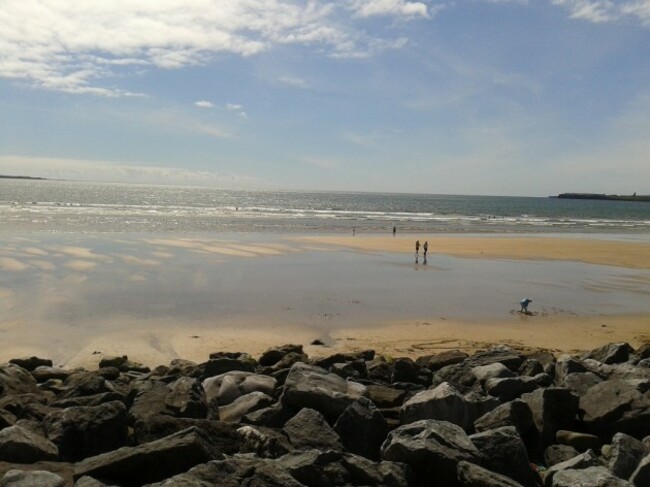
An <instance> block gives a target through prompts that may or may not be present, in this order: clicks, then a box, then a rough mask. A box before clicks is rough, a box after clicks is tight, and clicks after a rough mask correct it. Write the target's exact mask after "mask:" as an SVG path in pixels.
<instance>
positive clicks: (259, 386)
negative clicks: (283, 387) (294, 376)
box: [203, 371, 277, 406]
mask: <svg viewBox="0 0 650 487" xmlns="http://www.w3.org/2000/svg"><path fill="white" fill-rule="evenodd" d="M276 386H277V380H275V379H274V378H273V377H269V376H268V375H261V374H254V373H252V372H243V371H234V372H226V373H225V374H221V375H217V376H215V377H209V378H207V379H205V380H204V381H203V388H204V389H205V395H206V399H207V401H208V402H209V403H211V402H212V401H214V400H216V401H217V404H218V405H219V406H225V405H227V404H230V403H231V402H233V401H234V400H235V399H237V398H238V397H240V396H243V395H245V394H249V393H251V392H255V391H259V392H263V393H265V394H267V395H269V396H273V394H274V392H275V388H276Z"/></svg>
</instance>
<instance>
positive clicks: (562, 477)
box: [544, 466, 632, 487]
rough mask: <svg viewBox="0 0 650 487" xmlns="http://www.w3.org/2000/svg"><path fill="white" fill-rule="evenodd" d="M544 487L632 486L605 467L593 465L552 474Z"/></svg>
mask: <svg viewBox="0 0 650 487" xmlns="http://www.w3.org/2000/svg"><path fill="white" fill-rule="evenodd" d="M544 485H545V486H546V487H632V484H630V483H629V482H626V481H625V480H622V479H619V478H618V477H616V476H614V475H613V474H612V473H611V472H610V471H609V470H607V468H606V467H602V466H594V467H588V468H585V469H580V470H573V469H568V470H562V471H561V472H558V473H557V474H555V475H554V476H553V480H552V481H551V482H545V484H544Z"/></svg>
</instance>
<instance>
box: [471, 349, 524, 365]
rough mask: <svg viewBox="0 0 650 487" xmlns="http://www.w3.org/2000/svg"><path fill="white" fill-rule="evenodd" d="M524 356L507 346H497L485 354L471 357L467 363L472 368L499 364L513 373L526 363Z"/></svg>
mask: <svg viewBox="0 0 650 487" xmlns="http://www.w3.org/2000/svg"><path fill="white" fill-rule="evenodd" d="M524 358H525V357H524V356H523V355H522V354H520V353H519V352H517V351H516V350H514V349H513V348H510V347H508V346H506V345H497V346H495V347H491V348H489V349H488V350H487V351H485V352H478V353H476V354H474V355H473V356H471V357H469V358H468V359H467V360H466V361H465V362H466V363H467V364H468V365H469V366H470V367H472V368H473V367H479V366H481V365H490V364H493V363H496V362H499V363H501V364H503V365H505V366H506V367H508V368H509V369H510V370H512V371H516V370H517V369H518V368H519V367H520V366H521V364H522V363H523V361H524Z"/></svg>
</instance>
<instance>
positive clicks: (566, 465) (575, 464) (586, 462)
mask: <svg viewBox="0 0 650 487" xmlns="http://www.w3.org/2000/svg"><path fill="white" fill-rule="evenodd" d="M602 466H603V464H602V462H601V461H600V460H599V459H598V457H597V456H596V454H595V453H594V452H593V450H587V451H586V452H584V453H581V454H580V455H577V456H575V457H573V458H571V459H570V460H567V461H565V462H562V463H558V464H555V465H553V466H552V467H551V468H549V469H548V470H547V471H546V475H545V476H544V485H545V486H550V485H555V484H554V483H553V478H554V477H555V476H556V475H557V474H558V473H559V472H563V471H565V470H572V471H574V470H584V469H586V468H589V467H602Z"/></svg>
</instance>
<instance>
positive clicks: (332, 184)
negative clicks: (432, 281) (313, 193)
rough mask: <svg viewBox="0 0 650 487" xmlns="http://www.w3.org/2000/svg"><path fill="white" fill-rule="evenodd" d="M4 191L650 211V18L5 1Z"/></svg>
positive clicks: (643, 14)
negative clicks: (83, 185) (185, 193)
mask: <svg viewBox="0 0 650 487" xmlns="http://www.w3.org/2000/svg"><path fill="white" fill-rule="evenodd" d="M0 25H2V26H3V28H2V29H0V173H2V174H21V175H31V176H45V177H54V178H66V179H82V180H99V181H123V182H137V183H162V184H189V185H194V184H200V185H209V186H216V187H223V188H278V189H313V190H352V191H354V190H361V191H394V192H421V193H451V194H487V195H535V196H545V195H549V194H556V193H559V192H567V191H583V192H607V193H619V194H626V193H632V192H637V193H639V194H642V193H643V194H650V0H618V1H614V0H464V1H461V0H456V1H439V2H438V1H422V2H415V1H413V2H411V1H407V0H374V1H368V0H340V1H336V2H326V1H316V0H314V1H287V0H156V1H153V0H152V1H144V0H142V1H129V0H112V1H99V0H87V1H85V2H76V1H71V0H40V1H37V0H0Z"/></svg>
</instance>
